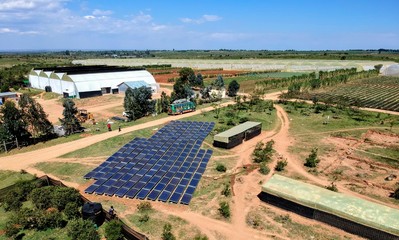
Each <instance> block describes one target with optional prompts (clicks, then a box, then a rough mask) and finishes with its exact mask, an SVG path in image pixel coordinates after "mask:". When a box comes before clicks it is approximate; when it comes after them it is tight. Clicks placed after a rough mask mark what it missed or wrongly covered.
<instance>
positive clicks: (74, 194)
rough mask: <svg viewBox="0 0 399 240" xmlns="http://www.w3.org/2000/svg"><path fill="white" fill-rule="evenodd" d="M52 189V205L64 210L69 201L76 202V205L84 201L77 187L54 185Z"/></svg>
mask: <svg viewBox="0 0 399 240" xmlns="http://www.w3.org/2000/svg"><path fill="white" fill-rule="evenodd" d="M51 190H52V191H51V206H52V207H55V208H57V209H58V210H60V211H61V210H64V208H65V207H66V205H67V204H68V203H76V205H81V203H82V199H81V197H80V194H79V192H78V191H77V190H76V189H73V188H67V187H52V189H51Z"/></svg>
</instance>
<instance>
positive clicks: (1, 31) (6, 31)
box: [0, 28, 17, 33]
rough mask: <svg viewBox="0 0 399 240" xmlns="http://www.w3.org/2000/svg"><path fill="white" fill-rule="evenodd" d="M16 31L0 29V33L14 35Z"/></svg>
mask: <svg viewBox="0 0 399 240" xmlns="http://www.w3.org/2000/svg"><path fill="white" fill-rule="evenodd" d="M15 32H17V30H15V29H10V28H0V33H15Z"/></svg>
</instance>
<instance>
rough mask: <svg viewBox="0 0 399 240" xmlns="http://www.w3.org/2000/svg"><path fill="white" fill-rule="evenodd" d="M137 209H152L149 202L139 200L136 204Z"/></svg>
mask: <svg viewBox="0 0 399 240" xmlns="http://www.w3.org/2000/svg"><path fill="white" fill-rule="evenodd" d="M137 210H139V212H148V211H150V210H152V206H151V203H150V202H141V203H139V205H137Z"/></svg>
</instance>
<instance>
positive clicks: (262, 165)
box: [259, 162, 270, 175]
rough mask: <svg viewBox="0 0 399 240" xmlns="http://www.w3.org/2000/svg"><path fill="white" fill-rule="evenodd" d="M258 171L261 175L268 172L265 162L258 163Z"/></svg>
mask: <svg viewBox="0 0 399 240" xmlns="http://www.w3.org/2000/svg"><path fill="white" fill-rule="evenodd" d="M259 172H260V173H261V174H263V175H267V174H269V172H270V168H269V167H268V166H267V164H266V163H265V162H262V163H260V165H259Z"/></svg>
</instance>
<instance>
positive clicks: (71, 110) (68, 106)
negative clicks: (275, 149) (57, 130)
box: [60, 98, 82, 135]
mask: <svg viewBox="0 0 399 240" xmlns="http://www.w3.org/2000/svg"><path fill="white" fill-rule="evenodd" d="M62 106H63V107H64V111H63V112H62V115H63V116H64V118H62V119H60V122H61V125H62V126H63V127H64V129H65V134H66V135H70V134H72V133H74V132H76V131H78V130H80V129H81V128H82V126H81V125H80V122H79V120H78V118H77V117H76V114H77V113H78V109H77V108H76V107H75V103H74V101H72V99H69V98H67V99H65V100H64V102H63V104H62Z"/></svg>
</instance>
